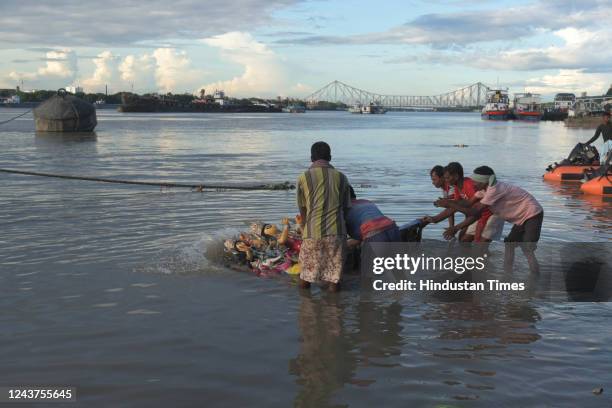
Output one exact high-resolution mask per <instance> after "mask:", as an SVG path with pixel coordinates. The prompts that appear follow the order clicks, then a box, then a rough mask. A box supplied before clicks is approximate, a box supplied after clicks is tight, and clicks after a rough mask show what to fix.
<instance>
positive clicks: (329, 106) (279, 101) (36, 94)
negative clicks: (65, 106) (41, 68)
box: [0, 89, 348, 110]
mask: <svg viewBox="0 0 612 408" xmlns="http://www.w3.org/2000/svg"><path fill="white" fill-rule="evenodd" d="M56 93H57V90H54V91H50V90H40V91H32V92H20V91H17V90H15V89H0V97H9V96H13V95H19V97H20V99H21V102H22V103H27V102H42V101H45V100H47V99H49V98H50V97H52V96H53V95H55V94H56ZM121 94H122V92H118V93H114V94H110V95H105V94H104V93H77V94H76V96H78V97H79V98H82V99H84V100H86V101H88V102H90V103H94V102H96V101H100V100H103V101H105V102H106V103H107V104H121ZM152 95H154V94H149V93H147V94H144V95H142V96H152ZM161 96H163V97H164V98H170V99H173V100H175V101H176V102H177V103H178V104H179V105H188V104H190V103H191V102H192V101H193V100H194V99H197V97H196V96H195V95H192V94H173V93H167V94H164V95H161ZM228 99H229V100H230V101H231V102H232V103H234V104H236V105H240V106H247V105H253V104H262V103H263V104H269V105H274V106H281V107H286V106H289V105H302V106H306V107H307V108H308V109H312V110H342V109H346V108H348V106H347V105H345V104H343V103H335V102H325V101H320V102H317V103H316V104H308V103H307V102H306V101H305V100H302V99H296V98H276V99H266V98H228Z"/></svg>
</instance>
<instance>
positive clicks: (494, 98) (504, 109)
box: [481, 89, 512, 120]
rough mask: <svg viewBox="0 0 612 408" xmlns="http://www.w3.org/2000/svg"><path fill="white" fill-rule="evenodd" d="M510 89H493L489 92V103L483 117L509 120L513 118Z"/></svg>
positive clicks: (483, 111) (484, 109)
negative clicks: (509, 95) (509, 96)
mask: <svg viewBox="0 0 612 408" xmlns="http://www.w3.org/2000/svg"><path fill="white" fill-rule="evenodd" d="M509 105H510V100H509V98H508V90H505V89H492V90H490V91H488V92H487V104H486V105H485V107H484V108H483V109H482V113H481V117H482V119H485V120H508V119H510V118H511V116H512V115H511V113H510V107H509Z"/></svg>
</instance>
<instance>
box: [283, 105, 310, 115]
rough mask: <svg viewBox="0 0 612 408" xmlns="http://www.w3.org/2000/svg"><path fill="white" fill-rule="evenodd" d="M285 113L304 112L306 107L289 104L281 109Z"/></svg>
mask: <svg viewBox="0 0 612 408" xmlns="http://www.w3.org/2000/svg"><path fill="white" fill-rule="evenodd" d="M283 112H285V113H305V112H306V107H305V106H302V105H289V106H287V107H286V108H284V109H283Z"/></svg>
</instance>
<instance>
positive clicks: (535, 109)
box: [514, 93, 542, 121]
mask: <svg viewBox="0 0 612 408" xmlns="http://www.w3.org/2000/svg"><path fill="white" fill-rule="evenodd" d="M514 117H515V118H516V119H518V120H531V121H538V120H540V119H541V118H542V98H541V97H540V95H539V94H532V93H519V94H515V95H514Z"/></svg>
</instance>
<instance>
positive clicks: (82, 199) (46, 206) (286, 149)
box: [0, 109, 612, 407]
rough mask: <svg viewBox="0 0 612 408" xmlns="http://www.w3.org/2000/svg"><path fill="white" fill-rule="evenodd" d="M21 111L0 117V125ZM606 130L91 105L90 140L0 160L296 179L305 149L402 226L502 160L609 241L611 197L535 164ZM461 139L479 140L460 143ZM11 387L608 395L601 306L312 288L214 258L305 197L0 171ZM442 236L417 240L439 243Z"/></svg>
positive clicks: (152, 401) (138, 393)
mask: <svg viewBox="0 0 612 408" xmlns="http://www.w3.org/2000/svg"><path fill="white" fill-rule="evenodd" d="M17 113H19V112H17V111H16V110H6V109H4V110H0V120H3V119H6V118H8V117H10V116H12V115H15V114H17ZM591 133H592V131H589V130H575V129H571V130H568V129H565V128H564V127H563V126H562V125H561V124H558V123H540V124H531V123H512V122H508V123H499V122H495V123H493V122H483V121H481V120H480V117H479V115H478V114H434V113H389V114H387V115H380V116H373V117H368V116H356V115H349V114H347V113H343V112H337V113H336V112H332V113H307V114H304V115H282V114H276V115H274V114H273V115H247V114H237V115H189V114H163V115H153V114H142V115H137V114H132V115H122V114H119V113H115V112H110V111H100V112H99V125H98V129H97V132H96V135H95V136H94V137H89V138H83V137H69V136H50V135H46V136H36V135H35V134H34V132H33V123H32V121H31V119H28V118H27V117H25V118H23V119H20V120H16V121H14V122H11V123H9V124H7V125H4V126H2V127H1V128H0V141H1V143H2V149H1V150H0V167H1V168H19V169H28V170H34V171H44V172H56V173H65V174H78V175H92V176H100V177H117V178H124V179H138V180H165V181H179V182H180V181H183V182H191V181H194V182H215V183H242V182H245V183H247V182H252V181H266V182H268V181H270V182H271V181H285V180H290V181H293V180H294V179H295V178H296V177H297V175H298V174H299V172H300V171H302V170H303V169H304V168H305V167H306V166H307V165H308V159H309V147H310V144H311V143H312V142H314V141H317V140H326V141H328V142H329V143H330V144H331V146H332V149H333V151H332V154H333V164H334V165H336V167H338V168H340V169H341V170H343V171H344V172H345V173H346V174H347V176H348V177H349V179H350V180H351V182H352V183H353V184H356V185H362V184H363V185H371V186H372V188H360V189H357V193H358V194H360V195H362V196H365V197H367V198H370V199H372V200H375V201H376V202H377V203H378V204H379V205H380V207H381V208H382V209H383V211H385V212H386V213H387V214H388V215H389V216H391V217H393V218H395V219H397V220H398V221H400V222H405V221H410V220H412V219H414V218H416V217H418V216H422V215H425V214H432V213H434V211H435V209H434V208H433V207H432V206H431V202H432V201H433V199H434V198H436V197H437V192H436V191H435V190H434V189H433V187H432V186H431V184H430V182H429V178H428V174H427V173H428V169H429V168H431V167H432V166H433V165H434V164H446V163H447V162H449V161H452V160H456V161H460V162H461V163H463V164H464V166H465V167H466V170H467V172H468V173H469V172H470V170H471V169H472V168H474V167H476V166H479V165H483V164H487V165H490V166H491V167H493V168H494V169H495V170H496V172H497V173H498V175H499V177H500V178H501V179H504V180H507V181H510V182H513V183H516V184H518V185H521V186H523V187H524V188H526V189H527V190H529V191H530V192H532V193H533V194H534V195H535V196H536V197H537V199H538V200H539V201H540V202H541V203H542V205H543V206H544V209H545V214H546V218H545V221H544V227H543V238H542V239H543V240H544V241H546V242H553V241H567V242H590V241H597V242H609V241H610V239H611V238H612V206H611V205H610V202H609V201H604V200H602V199H600V198H587V197H584V196H582V195H581V194H580V191H579V189H578V187H577V186H571V185H555V184H548V183H544V182H543V181H542V179H541V175H542V173H543V169H544V168H545V167H546V166H547V165H548V164H549V163H550V162H552V161H554V160H559V159H561V158H562V157H563V156H564V155H566V154H567V152H568V151H569V150H570V149H571V147H572V146H573V145H574V144H575V143H577V142H578V141H584V140H587V139H588V137H589V136H590V135H591ZM455 144H467V145H469V147H467V148H456V147H453V145H455ZM0 208H2V210H1V211H0V231H1V234H0V306H1V307H2V313H1V314H0V328H1V330H2V337H0V344H1V346H2V347H1V348H0V361H2V368H1V369H0V385H12V384H38V385H43V384H65V385H74V386H76V387H77V388H78V389H79V391H78V401H79V403H78V405H83V406H230V405H233V406H253V405H259V406H287V405H292V404H294V405H296V406H372V405H377V406H420V405H425V406H492V405H495V406H571V407H575V406H609V405H611V404H612V399H610V393H607V391H604V393H603V394H602V395H599V396H595V395H593V394H592V393H591V390H592V389H593V388H595V387H599V386H603V387H604V389H606V390H607V389H609V388H610V387H611V386H612V374H611V372H610V364H609V362H610V359H611V358H612V345H611V344H610V337H611V335H612V331H611V330H610V329H609V322H610V318H611V317H612V308H611V307H610V305H609V303H599V304H595V303H564V304H559V303H553V302H539V301H536V300H516V299H507V300H504V301H499V302H493V303H486V302H485V303H474V302H468V303H444V302H441V301H435V300H431V301H423V300H422V299H416V298H410V297H401V298H392V297H390V296H374V295H371V294H367V293H363V292H362V291H360V290H359V289H358V288H357V286H358V285H349V288H348V290H347V291H345V292H343V293H341V294H340V295H339V296H329V295H325V294H321V293H320V292H319V291H318V290H314V291H313V293H312V295H310V296H308V295H303V294H299V293H298V291H297V290H296V289H295V287H294V286H293V283H292V281H291V280H290V279H288V278H283V277H281V278H278V279H259V278H255V277H253V276H250V275H245V274H240V273H237V272H233V271H229V270H225V269H223V268H220V267H218V266H216V265H215V264H214V262H212V261H211V260H210V259H208V258H207V257H206V256H205V255H204V254H205V253H206V252H207V251H209V249H210V248H211V247H212V245H213V243H214V242H218V240H219V237H222V236H224V235H227V234H230V233H232V232H235V231H236V230H238V229H240V228H243V227H244V225H245V223H246V222H247V221H250V220H253V219H261V220H266V221H273V222H278V221H279V220H280V217H281V216H283V215H287V214H294V213H295V212H296V209H295V205H294V197H293V193H291V192H223V193H220V192H209V193H203V194H200V193H191V192H188V191H184V190H179V189H175V190H164V191H159V190H157V189H154V188H153V189H152V188H141V187H133V186H131V187H130V186H116V185H107V184H95V183H85V182H79V181H69V180H55V179H40V178H31V177H26V176H17V175H6V174H3V175H2V193H0ZM440 234H441V228H440V227H435V228H431V229H428V230H426V231H425V236H426V238H431V239H437V238H439V236H440Z"/></svg>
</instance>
